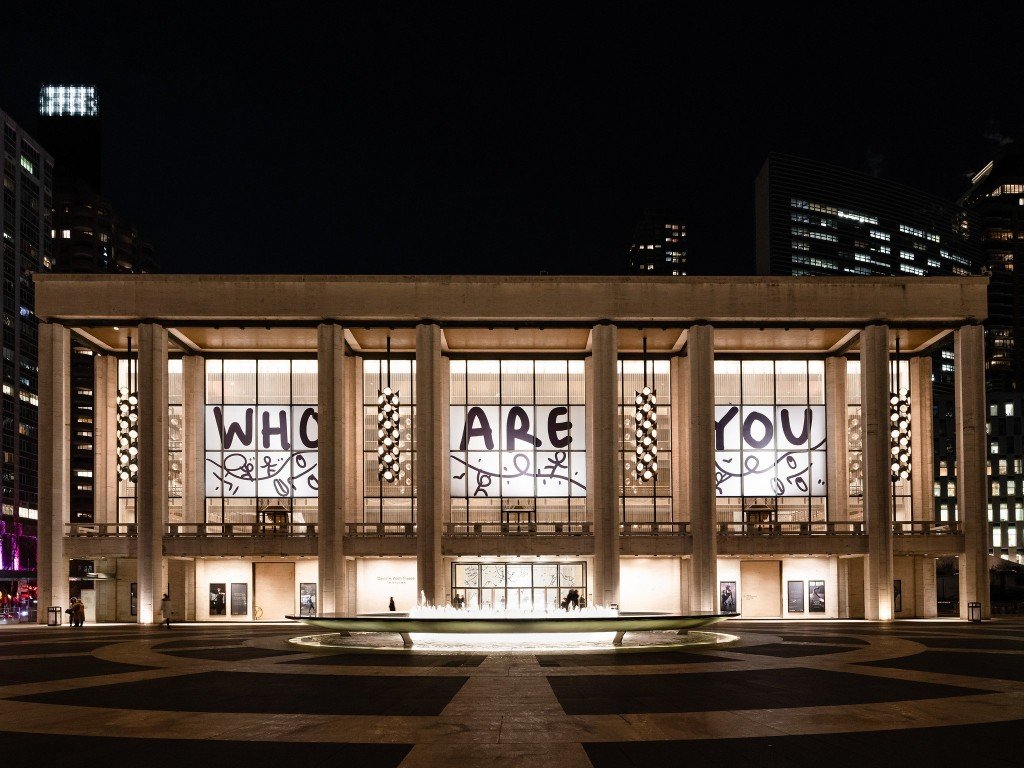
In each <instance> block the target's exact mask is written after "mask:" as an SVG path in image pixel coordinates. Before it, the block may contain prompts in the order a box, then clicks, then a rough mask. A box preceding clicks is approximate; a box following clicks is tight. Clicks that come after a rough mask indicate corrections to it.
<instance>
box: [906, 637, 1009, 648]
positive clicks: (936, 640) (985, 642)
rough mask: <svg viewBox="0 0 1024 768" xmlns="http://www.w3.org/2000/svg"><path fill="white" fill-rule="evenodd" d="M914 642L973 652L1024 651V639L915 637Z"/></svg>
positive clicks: (931, 646) (930, 646) (932, 646)
mask: <svg viewBox="0 0 1024 768" xmlns="http://www.w3.org/2000/svg"><path fill="white" fill-rule="evenodd" d="M912 639H913V640H914V642H916V643H921V645H926V646H928V647H929V648H962V649H965V650H972V651H1024V637H1022V638H1021V639H1019V640H1013V639H1010V638H1003V637H935V636H931V637H915V638H912Z"/></svg>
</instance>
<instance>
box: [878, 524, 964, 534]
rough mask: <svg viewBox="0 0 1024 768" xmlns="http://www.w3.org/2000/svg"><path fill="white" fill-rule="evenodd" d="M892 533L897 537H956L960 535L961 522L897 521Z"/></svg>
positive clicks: (893, 525)
mask: <svg viewBox="0 0 1024 768" xmlns="http://www.w3.org/2000/svg"><path fill="white" fill-rule="evenodd" d="M892 532H893V533H894V534H895V535H896V536H955V535H957V534H959V533H960V521H959V520H944V521H942V522H936V521H934V520H897V521H895V522H893V524H892Z"/></svg>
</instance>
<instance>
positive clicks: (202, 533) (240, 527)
mask: <svg viewBox="0 0 1024 768" xmlns="http://www.w3.org/2000/svg"><path fill="white" fill-rule="evenodd" d="M167 535H168V536H175V537H178V538H202V537H206V536H209V537H217V536H223V537H235V538H239V537H243V538H244V537H250V538H259V537H265V536H280V537H287V538H297V537H303V536H316V523H171V524H170V525H168V526H167Z"/></svg>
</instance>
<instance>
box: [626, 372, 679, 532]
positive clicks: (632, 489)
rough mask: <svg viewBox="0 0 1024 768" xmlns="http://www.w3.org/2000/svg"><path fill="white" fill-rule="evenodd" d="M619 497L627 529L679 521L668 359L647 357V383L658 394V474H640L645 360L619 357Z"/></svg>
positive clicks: (646, 528) (651, 528) (645, 528)
mask: <svg viewBox="0 0 1024 768" xmlns="http://www.w3.org/2000/svg"><path fill="white" fill-rule="evenodd" d="M618 368H619V424H620V425H621V429H620V430H619V461H618V462H617V467H616V471H617V473H618V486H619V498H620V503H621V507H620V510H621V515H622V522H623V524H624V525H625V530H626V533H630V532H650V531H654V530H657V524H658V523H669V522H673V521H677V520H678V519H679V518H677V517H676V516H675V514H674V510H673V504H672V388H671V378H670V369H671V366H670V365H669V361H668V360H648V361H647V385H648V386H649V387H651V388H652V389H654V390H655V394H656V395H657V414H658V420H657V430H658V439H657V446H658V475H657V478H656V480H649V481H647V482H641V481H640V480H639V479H637V476H636V428H637V425H636V393H637V392H639V391H641V390H642V389H643V387H644V363H643V361H642V360H619V364H618Z"/></svg>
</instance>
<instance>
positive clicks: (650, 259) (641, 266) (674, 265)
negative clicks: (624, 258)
mask: <svg viewBox="0 0 1024 768" xmlns="http://www.w3.org/2000/svg"><path fill="white" fill-rule="evenodd" d="M686 242H687V241H686V223H685V222H684V221H683V218H682V217H681V216H677V215H674V214H671V213H666V212H664V211H644V213H643V214H642V215H641V216H640V221H638V222H637V225H636V230H635V231H634V232H633V240H632V242H631V243H630V246H629V260H628V265H629V273H630V274H634V275H685V274H686V251H687V247H686Z"/></svg>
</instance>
